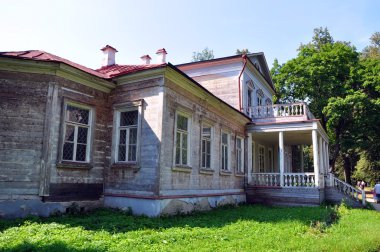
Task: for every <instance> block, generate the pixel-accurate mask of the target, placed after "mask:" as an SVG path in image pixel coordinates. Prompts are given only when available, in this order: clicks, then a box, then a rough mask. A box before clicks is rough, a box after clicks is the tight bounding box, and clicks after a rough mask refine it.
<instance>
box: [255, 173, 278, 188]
mask: <svg viewBox="0 0 380 252" xmlns="http://www.w3.org/2000/svg"><path fill="white" fill-rule="evenodd" d="M252 183H253V185H256V186H279V185H280V174H279V173H253V174H252Z"/></svg>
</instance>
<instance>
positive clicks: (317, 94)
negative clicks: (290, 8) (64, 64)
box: [271, 27, 380, 183]
mask: <svg viewBox="0 0 380 252" xmlns="http://www.w3.org/2000/svg"><path fill="white" fill-rule="evenodd" d="M371 43H372V45H371V48H372V49H373V50H375V49H376V50H377V51H379V48H380V47H379V46H380V33H375V34H374V35H373V36H372V37H371ZM372 49H371V50H372ZM363 55H364V56H365V57H362V58H360V57H359V53H358V52H356V49H355V47H354V46H351V45H350V43H349V42H341V41H337V42H334V39H333V38H332V36H331V35H330V33H329V31H328V29H327V28H322V27H321V28H317V29H314V36H313V39H312V41H311V42H310V43H308V44H306V45H301V46H300V48H299V53H298V56H297V57H296V58H294V59H291V60H289V61H288V62H286V63H285V64H282V65H280V64H278V61H277V60H275V62H274V65H273V68H272V70H271V73H272V75H273V80H274V82H275V87H276V89H277V91H278V92H277V97H276V99H277V100H278V101H279V102H297V101H305V102H307V103H308V105H309V108H310V110H311V112H312V113H313V114H314V115H315V116H316V117H317V118H320V119H321V123H322V125H323V126H324V127H325V128H326V129H327V132H328V134H329V138H330V143H331V144H332V146H331V147H332V148H331V150H333V151H332V153H331V154H332V160H331V161H332V166H333V168H335V162H336V160H337V159H338V158H340V160H342V165H343V171H344V173H345V178H346V181H347V182H349V183H350V177H351V172H352V171H353V170H354V167H355V164H356V162H357V161H358V160H359V153H360V152H365V153H366V156H367V157H368V159H367V160H368V161H369V162H372V163H374V162H376V161H378V160H380V123H379V122H380V107H379V104H380V59H379V58H377V57H376V56H373V55H374V54H373V53H372V54H365V53H363V54H362V56H363ZM370 167H375V165H371V166H370ZM337 168H338V167H337ZM338 170H339V169H335V171H338Z"/></svg>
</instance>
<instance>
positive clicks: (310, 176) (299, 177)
mask: <svg viewBox="0 0 380 252" xmlns="http://www.w3.org/2000/svg"><path fill="white" fill-rule="evenodd" d="M283 180H284V187H315V175H314V173H284V176H283ZM252 184H253V185H255V186H280V184H281V183H280V174H279V173H264V172H260V173H252Z"/></svg>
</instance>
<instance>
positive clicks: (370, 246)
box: [0, 205, 380, 251]
mask: <svg viewBox="0 0 380 252" xmlns="http://www.w3.org/2000/svg"><path fill="white" fill-rule="evenodd" d="M0 228H1V230H0V231H1V233H0V250H1V251H199V250H200V251H268V250H271V251H305V250H307V251H363V250H365V251H378V250H379V249H380V243H379V238H378V234H379V233H380V215H379V214H378V213H376V212H374V211H369V210H358V209H347V208H345V209H343V208H342V209H340V208H338V209H333V208H329V207H293V208H280V207H264V206H259V205H255V206H248V205H245V206H240V207H236V208H224V209H217V210H214V211H210V212H206V213H196V214H193V215H190V216H173V217H161V218H147V217H135V216H131V215H127V214H125V213H123V212H120V211H112V210H99V211H96V212H94V213H92V214H81V215H65V216H62V217H53V218H46V219H42V218H41V219H32V220H15V221H9V220H0ZM279 241H282V242H279Z"/></svg>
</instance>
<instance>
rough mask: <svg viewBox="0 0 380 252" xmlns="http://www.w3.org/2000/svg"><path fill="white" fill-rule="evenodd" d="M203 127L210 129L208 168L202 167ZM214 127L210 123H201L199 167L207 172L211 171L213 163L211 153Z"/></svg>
mask: <svg viewBox="0 0 380 252" xmlns="http://www.w3.org/2000/svg"><path fill="white" fill-rule="evenodd" d="M203 127H209V128H210V167H203V165H202V163H203V148H202V146H203ZM213 143H214V127H213V125H211V124H210V123H207V122H202V123H201V147H200V150H201V156H200V167H201V169H207V170H213V169H212V167H213V162H212V157H213V151H214V144H213Z"/></svg>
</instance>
